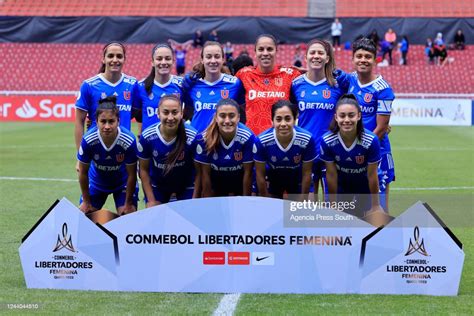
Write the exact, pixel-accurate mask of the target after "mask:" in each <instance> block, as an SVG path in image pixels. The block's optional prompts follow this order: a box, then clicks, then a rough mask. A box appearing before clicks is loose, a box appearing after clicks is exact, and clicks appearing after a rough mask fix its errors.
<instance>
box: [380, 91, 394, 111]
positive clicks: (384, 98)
mask: <svg viewBox="0 0 474 316" xmlns="http://www.w3.org/2000/svg"><path fill="white" fill-rule="evenodd" d="M393 100H395V95H394V94H393V91H392V89H391V88H386V89H383V90H382V91H380V92H379V93H378V96H377V114H381V115H390V114H391V113H392V103H393Z"/></svg>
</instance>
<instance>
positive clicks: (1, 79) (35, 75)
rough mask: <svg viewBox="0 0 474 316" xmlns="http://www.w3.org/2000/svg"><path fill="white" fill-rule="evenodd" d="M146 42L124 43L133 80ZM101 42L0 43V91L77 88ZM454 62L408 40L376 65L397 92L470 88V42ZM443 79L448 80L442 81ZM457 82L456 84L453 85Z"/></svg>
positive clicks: (145, 59)
mask: <svg viewBox="0 0 474 316" xmlns="http://www.w3.org/2000/svg"><path fill="white" fill-rule="evenodd" d="M152 46H153V45H151V44H129V45H127V60H126V64H125V68H124V70H125V73H127V74H129V75H132V76H135V77H137V78H138V79H142V78H144V77H145V76H146V75H147V74H148V72H149V71H150V56H149V52H150V50H151V48H152ZM244 47H245V48H246V49H247V50H248V52H249V53H250V55H251V56H252V57H254V52H253V46H252V45H235V46H234V54H235V55H237V54H238V53H239V52H240V51H242V50H243V48H244ZM294 49H295V46H294V45H281V46H280V47H279V52H278V62H279V63H280V64H282V65H290V64H291V62H292V59H293V53H294ZM101 50H102V44H31V43H29V44H12V43H9V44H0V51H1V54H2V59H3V60H2V61H3V64H4V69H3V71H2V72H3V73H4V74H8V76H0V87H1V89H0V90H9V91H20V90H22V91H77V90H78V89H79V87H80V84H81V82H82V81H83V80H84V79H86V78H89V77H91V76H93V75H94V74H96V73H97V71H98V69H99V66H100V59H101ZM449 57H453V58H454V62H453V63H451V64H448V65H446V66H445V67H439V66H435V65H428V64H427V62H426V58H425V56H424V47H423V46H420V45H412V46H411V47H410V52H409V55H408V63H409V65H408V66H399V65H398V63H397V61H398V58H399V55H398V53H394V59H395V62H394V64H395V65H393V66H390V67H380V68H379V69H378V71H379V73H381V74H382V75H383V76H384V77H385V78H386V79H387V80H388V81H389V82H390V83H391V84H392V86H393V88H394V90H395V91H396V92H397V93H452V94H457V93H461V94H462V93H471V94H472V93H474V91H473V87H474V76H473V75H472V71H466V65H472V64H474V47H473V46H468V47H467V49H466V50H464V51H449ZM198 58H199V50H198V49H191V50H189V52H188V55H187V57H186V61H187V65H186V69H187V71H189V70H191V68H192V65H193V63H194V62H195V61H197V60H198ZM336 62H337V65H338V67H340V68H341V69H343V70H345V71H352V64H351V52H350V51H337V52H336ZM446 83H449V84H446ZM458 83H459V84H458Z"/></svg>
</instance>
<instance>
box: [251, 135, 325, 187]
mask: <svg viewBox="0 0 474 316" xmlns="http://www.w3.org/2000/svg"><path fill="white" fill-rule="evenodd" d="M293 131H294V132H293V138H292V140H291V142H290V144H289V145H288V146H287V147H286V148H283V147H282V146H281V144H280V143H279V142H278V139H277V137H276V134H275V129H274V128H273V127H272V128H270V129H268V130H267V131H265V132H263V133H262V134H260V135H259V136H258V138H257V139H256V141H255V146H254V160H255V161H256V162H263V163H265V164H266V166H267V173H268V178H269V180H270V182H272V181H276V182H285V181H298V182H301V174H302V167H303V162H310V161H313V160H314V159H316V146H315V142H314V138H313V137H312V135H311V133H309V132H308V131H306V130H305V129H303V128H301V127H298V126H295V127H294V130H293Z"/></svg>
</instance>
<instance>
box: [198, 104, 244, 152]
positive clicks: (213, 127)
mask: <svg viewBox="0 0 474 316" xmlns="http://www.w3.org/2000/svg"><path fill="white" fill-rule="evenodd" d="M224 105H232V106H234V107H235V108H236V109H237V113H239V110H240V107H239V104H238V103H237V102H235V101H234V100H233V99H229V98H227V99H221V100H219V102H217V104H216V112H215V113H214V116H213V117H212V121H211V123H210V124H209V126H208V127H207V128H206V130H205V132H204V133H205V135H206V136H205V138H206V139H205V140H206V148H207V154H208V155H209V154H210V153H213V152H215V151H216V150H217V146H218V145H219V127H218V126H217V111H218V110H219V108H220V107H221V106H224Z"/></svg>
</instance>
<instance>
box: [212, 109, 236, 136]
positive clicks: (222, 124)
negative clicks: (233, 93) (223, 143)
mask: <svg viewBox="0 0 474 316" xmlns="http://www.w3.org/2000/svg"><path fill="white" fill-rule="evenodd" d="M216 122H217V126H218V127H219V132H220V133H221V134H223V135H234V134H235V131H236V129H237V124H238V123H239V111H238V110H237V108H236V107H235V106H233V105H222V106H220V107H219V108H218V109H217V112H216Z"/></svg>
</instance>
